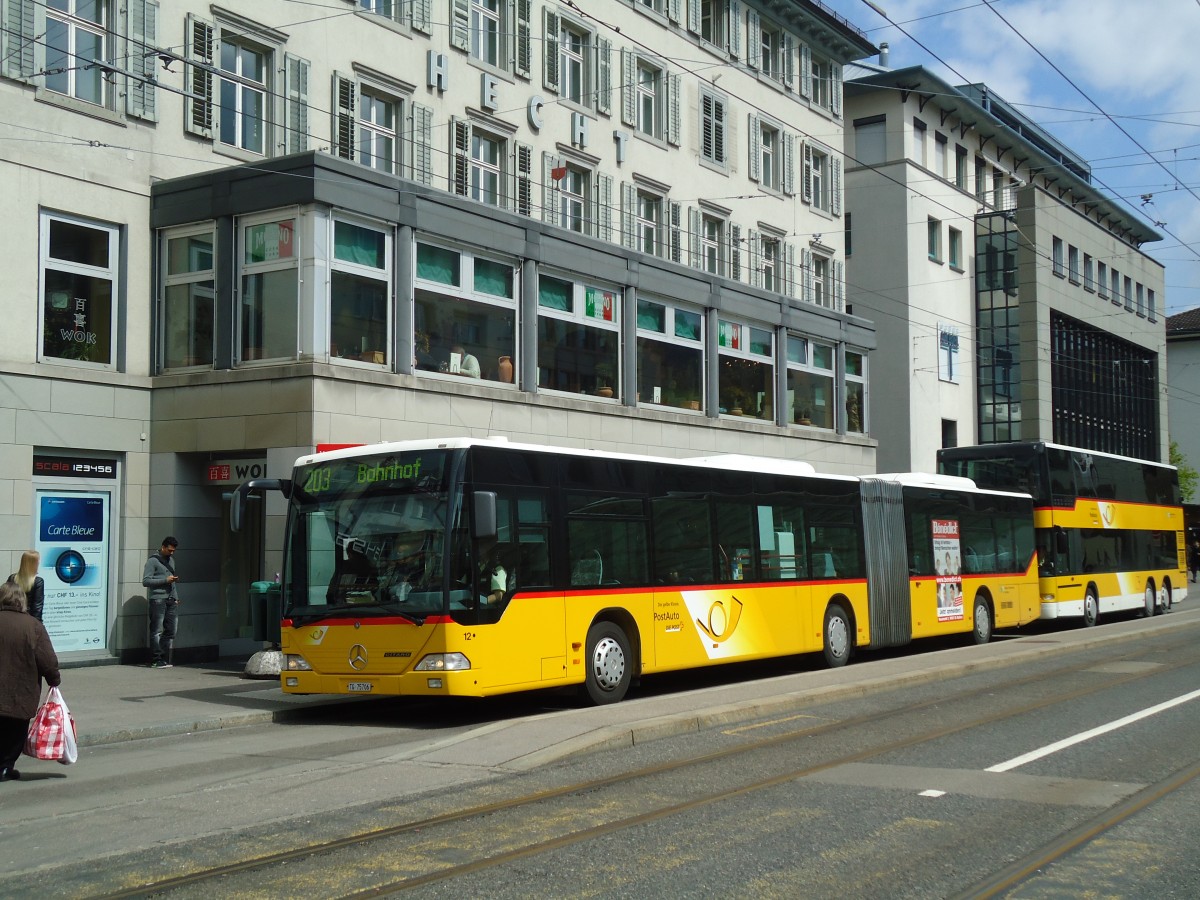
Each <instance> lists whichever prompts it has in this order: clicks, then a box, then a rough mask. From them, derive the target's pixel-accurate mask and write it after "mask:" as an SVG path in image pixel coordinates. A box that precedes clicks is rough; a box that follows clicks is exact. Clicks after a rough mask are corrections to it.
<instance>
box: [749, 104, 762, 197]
mask: <svg viewBox="0 0 1200 900" xmlns="http://www.w3.org/2000/svg"><path fill="white" fill-rule="evenodd" d="M748 143H749V145H750V159H749V160H748V162H749V171H748V172H747V173H746V175H747V177H748V178H749V179H750V180H751V181H758V180H759V179H760V178H762V172H761V171H760V169H761V167H762V119H760V118H759V116H758V113H750V140H749V142H748Z"/></svg>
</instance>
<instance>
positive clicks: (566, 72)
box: [559, 24, 591, 105]
mask: <svg viewBox="0 0 1200 900" xmlns="http://www.w3.org/2000/svg"><path fill="white" fill-rule="evenodd" d="M590 40H591V35H590V34H588V33H587V32H585V31H582V30H580V29H577V28H575V27H574V26H572V25H568V24H564V25H563V27H562V34H561V38H560V41H559V46H560V48H561V52H562V62H561V64H560V65H561V69H560V71H561V72H562V75H561V81H560V84H559V92H560V94H561V96H562V98H563V99H564V100H570V101H571V102H572V103H578V104H580V105H583V104H585V103H587V104H589V105H590V100H591V96H590V94H591V91H590V89H589V86H588V85H585V83H584V82H585V79H586V73H587V71H588V66H587V56H588V43H589V41H590Z"/></svg>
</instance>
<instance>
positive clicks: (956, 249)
mask: <svg viewBox="0 0 1200 900" xmlns="http://www.w3.org/2000/svg"><path fill="white" fill-rule="evenodd" d="M949 243H950V268H952V269H958V270H960V271H961V270H962V267H963V260H962V232H961V231H959V230H958V229H957V228H951V229H950V241H949Z"/></svg>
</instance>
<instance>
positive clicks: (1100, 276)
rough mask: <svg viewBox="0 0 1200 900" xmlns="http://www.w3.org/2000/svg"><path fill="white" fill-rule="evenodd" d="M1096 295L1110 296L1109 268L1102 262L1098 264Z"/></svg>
mask: <svg viewBox="0 0 1200 900" xmlns="http://www.w3.org/2000/svg"><path fill="white" fill-rule="evenodd" d="M1096 293H1098V294H1099V295H1100V296H1101V297H1107V296H1108V266H1107V265H1105V264H1104V263H1102V262H1097V263H1096Z"/></svg>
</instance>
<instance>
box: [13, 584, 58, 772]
mask: <svg viewBox="0 0 1200 900" xmlns="http://www.w3.org/2000/svg"><path fill="white" fill-rule="evenodd" d="M43 678H44V679H45V680H46V683H47V684H48V685H50V686H51V687H57V686H58V685H59V683H60V682H61V681H62V676H61V675H60V674H59V671H58V657H57V656H56V655H55V653H54V646H53V644H51V643H50V635H49V634H47V633H46V626H44V625H43V624H42V623H41V622H39V621H38V620H37V619H35V618H34V617H33V616H31V615H29V614H28V613H27V612H26V610H25V592H24V591H22V590H21V589H20V588H19V587H18V586H17V585H16V584H15V583H14V582H11V581H6V582H5V583H4V584H0V781H10V780H13V779H17V778H20V777H21V773H20V772H18V771H17V770H16V763H17V757H19V756H20V755H21V751H22V750H24V749H25V735H26V734H27V733H28V732H29V720H30V719H32V718H33V717H34V716H35V715H37V710H38V704H39V702H40V701H41V697H42V679H43Z"/></svg>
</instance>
